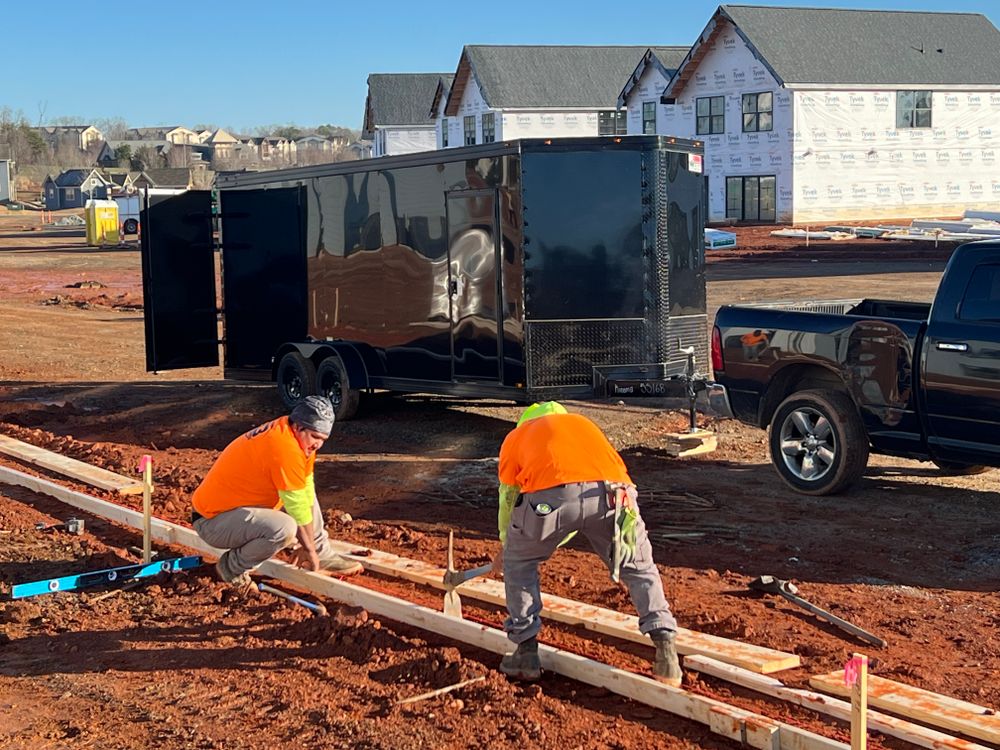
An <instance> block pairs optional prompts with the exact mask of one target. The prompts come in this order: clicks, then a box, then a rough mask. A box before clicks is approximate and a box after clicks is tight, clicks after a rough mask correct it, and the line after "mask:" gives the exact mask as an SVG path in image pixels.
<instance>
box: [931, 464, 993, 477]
mask: <svg viewBox="0 0 1000 750" xmlns="http://www.w3.org/2000/svg"><path fill="white" fill-rule="evenodd" d="M934 465H935V466H937V467H938V468H939V469H940V470H941V473H942V474H944V475H945V476H946V477H971V476H973V475H974V474H982V473H983V472H986V471H989V470H990V468H991V467H989V466H978V465H976V464H961V463H958V462H957V461H935V462H934Z"/></svg>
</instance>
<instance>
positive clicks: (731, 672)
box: [684, 656, 990, 750]
mask: <svg viewBox="0 0 1000 750" xmlns="http://www.w3.org/2000/svg"><path fill="white" fill-rule="evenodd" d="M684 666H685V668H687V669H690V670H692V671H694V672H701V673H702V674H707V675H711V676H713V677H718V678H719V679H721V680H725V681H726V682H731V683H733V684H734V685H739V686H740V687H744V688H748V689H750V690H756V691H757V692H758V693H763V694H764V695H769V696H771V697H772V698H780V699H781V700H783V701H787V702H789V703H794V704H795V705H797V706H802V707H803V708H808V709H811V710H813V711H816V712H818V713H821V714H826V715H827V716H832V717H834V718H836V719H841V720H842V721H846V722H850V721H851V704H850V703H848V702H847V701H842V700H838V699H837V698H831V697H830V696H828V695H823V694H822V693H814V692H813V691H811V690H800V689H799V688H791V687H787V686H786V685H785V684H784V683H782V682H781V681H779V680H776V679H774V678H773V677H768V676H766V675H759V674H754V673H753V672H750V671H748V670H746V669H740V668H739V667H734V666H732V665H730V664H723V663H722V662H721V661H717V660H716V659H710V658H708V657H705V656H688V657H687V658H686V659H684ZM869 679H871V675H869ZM868 727H869V728H870V729H873V730H875V731H877V732H881V733H882V734H884V735H887V736H889V737H896V738H898V739H901V740H906V741H907V742H909V743H911V744H913V745H917V746H919V747H926V748H929V749H930V750H990V749H989V748H988V747H986V746H985V745H980V744H978V743H976V742H970V741H968V740H963V739H961V738H959V737H953V736H951V735H950V734H945V733H944V732H939V731H937V730H936V729H930V728H928V727H924V726H921V725H919V724H913V723H912V722H909V721H906V720H905V719H898V718H896V717H895V716H887V715H886V714H882V713H878V712H877V711H871V710H869V711H868Z"/></svg>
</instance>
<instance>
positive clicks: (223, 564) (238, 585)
mask: <svg viewBox="0 0 1000 750" xmlns="http://www.w3.org/2000/svg"><path fill="white" fill-rule="evenodd" d="M228 555H229V553H228V552H223V553H222V556H221V557H220V558H219V561H218V562H217V563H216V564H215V573H216V575H218V576H219V580H220V581H223V582H224V583H228V584H229V585H230V586H232V587H233V589H234V590H235V591H236V592H237V593H238V594H248V593H250V591H252V590H253V588H254V585H253V579H252V578H251V577H250V571H249V570H247V571H244V572H243V573H235V574H234V573H233V572H232V571H231V570H230V568H229V557H228Z"/></svg>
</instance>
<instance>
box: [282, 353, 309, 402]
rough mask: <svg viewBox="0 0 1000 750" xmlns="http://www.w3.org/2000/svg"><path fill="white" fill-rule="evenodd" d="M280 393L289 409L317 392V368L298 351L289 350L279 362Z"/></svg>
mask: <svg viewBox="0 0 1000 750" xmlns="http://www.w3.org/2000/svg"><path fill="white" fill-rule="evenodd" d="M277 380H278V393H279V394H280V395H281V400H282V401H283V402H284V403H285V406H287V407H288V408H289V409H291V408H293V407H294V406H295V405H296V404H297V403H299V401H301V400H302V399H304V398H305V397H306V396H312V395H314V394H315V393H316V368H315V366H313V363H312V362H310V361H309V360H308V359H306V358H305V357H303V356H302V355H301V354H299V353H298V352H289V353H288V354H286V355H285V356H284V357H282V358H281V361H280V362H279V363H278V373H277Z"/></svg>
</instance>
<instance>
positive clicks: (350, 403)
mask: <svg viewBox="0 0 1000 750" xmlns="http://www.w3.org/2000/svg"><path fill="white" fill-rule="evenodd" d="M316 382H317V389H318V390H317V393H319V395H320V396H326V397H327V398H328V399H330V403H332V404H333V412H334V414H335V415H336V418H337V421H338V422H342V421H344V420H346V419H350V418H351V417H353V416H354V415H355V414H356V413H357V411H358V403H359V401H360V399H361V392H360V391H359V390H358V389H357V388H351V383H350V380H349V379H348V377H347V369H346V368H345V367H344V363H343V362H342V361H341V359H340V357H338V356H337V355H333V356H331V357H327V358H326V359H324V360H323V361H322V362H320V363H319V369H318V370H316Z"/></svg>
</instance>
